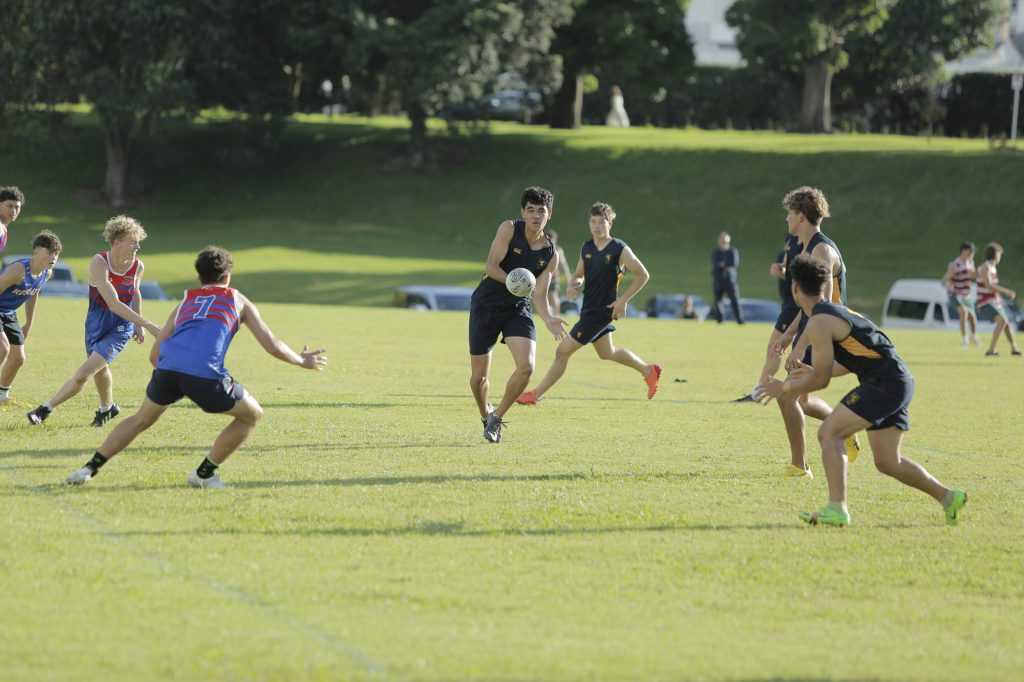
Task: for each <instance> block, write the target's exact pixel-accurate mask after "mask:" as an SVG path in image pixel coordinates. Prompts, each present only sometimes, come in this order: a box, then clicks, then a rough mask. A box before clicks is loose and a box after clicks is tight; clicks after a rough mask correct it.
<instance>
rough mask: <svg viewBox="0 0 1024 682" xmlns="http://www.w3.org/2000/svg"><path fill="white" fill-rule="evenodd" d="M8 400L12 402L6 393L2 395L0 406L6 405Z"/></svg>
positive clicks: (0, 394)
mask: <svg viewBox="0 0 1024 682" xmlns="http://www.w3.org/2000/svg"><path fill="white" fill-rule="evenodd" d="M8 400H10V396H9V395H8V394H6V393H0V405H3V404H4V403H6V402H7V401H8Z"/></svg>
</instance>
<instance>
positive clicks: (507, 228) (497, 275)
mask: <svg viewBox="0 0 1024 682" xmlns="http://www.w3.org/2000/svg"><path fill="white" fill-rule="evenodd" d="M514 234H515V227H514V226H513V224H512V221H511V220H506V221H505V222H503V223H502V224H501V225H499V226H498V232H497V233H496V234H495V235H494V241H492V242H491V250H490V251H488V252H487V265H486V269H485V271H484V272H485V274H486V275H487V276H488V277H490V278H491V279H493V280H496V281H498V282H501V283H502V284H504V283H505V280H506V278H507V277H508V275H507V274H506V272H505V271H504V270H502V269H501V261H503V260H504V259H505V254H507V253H508V245H509V243H510V242H511V241H512V236H513V235H514ZM556 258H557V254H556ZM538 288H539V287H538ZM545 291H547V290H546V289H545Z"/></svg>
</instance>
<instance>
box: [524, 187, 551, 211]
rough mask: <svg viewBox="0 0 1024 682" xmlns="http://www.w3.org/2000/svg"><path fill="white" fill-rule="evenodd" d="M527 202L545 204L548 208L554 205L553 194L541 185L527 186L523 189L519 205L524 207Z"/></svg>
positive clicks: (535, 204) (536, 204)
mask: <svg viewBox="0 0 1024 682" xmlns="http://www.w3.org/2000/svg"><path fill="white" fill-rule="evenodd" d="M527 204H533V205H534V206H547V207H548V208H549V209H550V208H551V207H552V206H554V205H555V195H554V194H552V193H551V192H549V191H548V190H546V189H544V188H543V187H527V188H526V189H524V190H523V196H522V198H521V199H520V200H519V207H520V208H526V205H527Z"/></svg>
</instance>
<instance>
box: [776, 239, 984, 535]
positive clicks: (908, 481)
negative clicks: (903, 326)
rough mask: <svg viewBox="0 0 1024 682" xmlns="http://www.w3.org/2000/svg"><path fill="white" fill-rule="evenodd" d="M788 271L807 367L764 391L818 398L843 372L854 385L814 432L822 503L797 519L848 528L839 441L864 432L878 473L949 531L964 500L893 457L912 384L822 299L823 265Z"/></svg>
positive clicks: (871, 339)
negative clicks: (934, 511) (914, 494)
mask: <svg viewBox="0 0 1024 682" xmlns="http://www.w3.org/2000/svg"><path fill="white" fill-rule="evenodd" d="M790 269H791V270H792V273H793V298H794V300H796V302H797V304H798V305H799V306H800V309H801V310H802V311H803V313H804V315H806V316H807V317H808V323H807V326H806V328H805V330H804V333H803V336H804V337H805V338H806V340H807V343H808V344H809V345H810V347H811V354H812V363H811V366H808V365H805V364H803V363H802V362H799V361H798V363H799V364H798V367H797V369H795V370H794V371H793V372H792V373H790V375H789V377H788V378H787V379H786V380H785V381H784V382H782V381H779V380H777V379H774V378H773V379H771V380H770V381H769V382H768V384H767V385H766V386H765V387H764V390H765V391H766V392H767V393H768V394H769V395H771V396H773V397H776V398H778V397H780V396H783V395H786V394H800V393H807V392H810V391H817V390H820V389H823V388H825V387H826V386H828V384H829V380H830V379H831V378H832V376H838V375H840V374H845V373H847V372H853V373H854V374H856V375H857V379H858V380H859V381H860V385H859V386H857V387H856V388H854V389H853V390H852V391H850V392H849V393H847V394H846V396H845V397H844V398H843V399H842V400H841V401H840V404H839V405H837V406H836V408H835V410H833V411H832V414H830V415H829V416H828V418H827V419H825V421H824V422H823V423H822V425H821V427H820V428H819V429H818V442H819V443H821V460H822V464H824V466H825V476H826V477H827V478H828V499H829V501H828V504H827V505H825V506H824V507H823V508H822V509H821V510H819V511H817V512H813V513H810V512H803V513H801V514H800V518H802V519H803V520H804V521H807V522H808V523H811V524H819V523H820V524H826V525H831V526H848V525H849V524H850V513H849V510H848V509H847V507H846V457H845V456H844V453H843V439H845V438H847V437H849V436H851V435H852V434H854V433H856V432H858V431H860V430H862V429H867V432H868V441H869V442H870V443H871V451H872V453H873V454H874V458H875V466H876V467H877V468H878V470H879V471H881V472H882V473H883V474H887V475H889V476H892V477H893V478H895V479H896V480H897V481H900V482H901V483H903V484H905V485H908V486H910V487H912V488H917V489H918V490H920V491H922V492H925V493H927V494H929V495H931V496H932V497H934V498H935V499H936V500H937V501H938V502H939V503H940V504H941V505H942V507H943V509H944V510H945V512H946V522H947V523H948V524H949V525H956V524H957V523H959V521H960V511H961V509H962V508H963V506H964V505H965V504H966V503H967V493H965V492H964V491H962V490H951V489H949V488H947V487H945V486H944V485H942V484H941V483H939V481H937V480H936V479H935V478H934V477H933V476H932V475H931V474H929V473H928V472H927V471H926V470H925V469H924V467H922V466H921V465H920V464H918V463H917V462H915V461H913V460H911V459H908V458H906V457H903V456H902V455H901V454H900V443H901V442H902V440H903V432H904V431H906V430H907V429H908V428H910V422H909V420H908V416H907V407H908V406H909V405H910V399H911V398H912V397H913V395H914V377H912V376H911V375H910V372H909V371H907V368H906V366H905V365H904V364H903V360H901V359H900V356H899V355H897V354H896V349H895V348H893V345H892V342H891V341H890V340H889V337H887V336H886V335H885V334H883V333H882V332H881V331H879V329H878V327H876V326H875V325H874V323H872V322H871V321H870V320H868V319H867V318H865V317H863V316H862V315H860V314H859V313H855V312H853V311H852V310H850V309H849V308H847V307H846V306H844V305H840V304H836V303H832V302H831V301H829V300H828V297H827V295H826V291H825V289H826V283H827V282H828V280H829V278H830V275H831V273H830V269H829V267H828V265H827V264H826V263H823V262H822V261H820V260H818V259H816V258H812V257H810V256H807V255H801V256H798V257H797V258H796V259H795V260H794V261H793V262H792V263H791V264H790Z"/></svg>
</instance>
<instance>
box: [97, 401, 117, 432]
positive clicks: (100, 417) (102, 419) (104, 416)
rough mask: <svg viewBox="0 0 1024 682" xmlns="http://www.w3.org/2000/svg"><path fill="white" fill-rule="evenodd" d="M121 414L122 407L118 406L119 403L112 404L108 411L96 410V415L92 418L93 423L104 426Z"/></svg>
mask: <svg viewBox="0 0 1024 682" xmlns="http://www.w3.org/2000/svg"><path fill="white" fill-rule="evenodd" d="M119 414H121V408H120V407H118V406H117V403H114V404H113V405H111V406H110V409H109V410H107V411H106V412H102V411H100V410H96V417H95V418H94V419H93V420H92V425H93V426H97V427H98V426H103V425H104V424H106V423H107V422H108V421H110V420H111V419H113V418H114V417H116V416H117V415H119Z"/></svg>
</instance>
